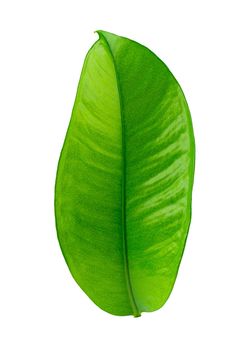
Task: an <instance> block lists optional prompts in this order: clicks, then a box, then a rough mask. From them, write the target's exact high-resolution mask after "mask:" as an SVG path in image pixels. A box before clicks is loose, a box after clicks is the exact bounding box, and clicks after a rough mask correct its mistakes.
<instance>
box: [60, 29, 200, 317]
mask: <svg viewBox="0 0 233 350" xmlns="http://www.w3.org/2000/svg"><path fill="white" fill-rule="evenodd" d="M99 35H100V39H99V41H98V42H97V43H99V45H100V44H101V45H102V46H103V48H104V52H105V55H107V57H108V64H109V66H111V69H110V70H111V74H112V83H111V84H110V85H111V87H110V86H109V84H106V81H105V82H102V85H101V89H102V91H104V93H102V94H101V95H100V96H98V97H97V96H96V91H95V90H96V81H98V79H100V77H98V79H96V77H95V79H90V77H91V76H92V75H91V74H89V83H91V84H92V85H93V86H92V88H93V89H94V90H93V91H92V89H91V88H90V86H89V85H88V86H86V87H85V89H84V95H85V98H86V99H87V100H88V105H89V106H92V108H91V113H90V114H91V115H89V117H88V119H87V120H86V123H88V122H90V120H92V122H93V118H92V114H93V113H94V109H93V105H94V106H95V103H97V104H99V103H100V104H101V101H103V100H104V96H105V95H106V94H107V95H108V93H109V91H110V90H111V89H115V94H114V98H113V100H114V101H117V104H118V107H119V110H118V111H117V112H116V110H117V107H116V106H115V113H113V114H112V115H114V116H115V119H114V116H113V117H111V118H110V117H109V119H108V118H104V122H103V123H102V124H101V125H100V124H98V123H97V124H98V125H99V127H100V129H101V128H103V127H104V126H105V123H107V125H108V126H109V128H110V129H108V130H105V132H104V133H101V132H100V134H101V137H102V138H107V139H109V137H108V136H109V135H111V136H112V134H111V133H113V135H115V134H114V132H116V130H118V132H117V135H118V136H117V138H116V139H115V145H116V144H117V146H118V147H116V148H117V149H118V151H119V150H120V148H121V150H120V151H119V152H118V160H119V162H118V163H117V167H116V168H115V170H114V171H113V174H112V176H113V177H111V180H109V182H108V181H107V185H110V186H109V187H108V186H106V187H105V184H104V185H103V184H102V189H103V192H104V193H105V195H107V194H109V193H112V195H113V197H111V198H110V199H109V201H107V203H108V205H109V204H110V203H111V204H112V202H113V203H117V204H116V207H114V208H112V209H113V210H112V211H111V214H112V215H110V213H109V212H108V215H107V217H104V218H103V222H104V221H106V220H108V219H109V218H110V221H109V222H114V220H115V221H117V225H116V226H115V227H114V228H112V230H110V233H111V234H109V236H110V237H112V238H110V240H111V239H113V237H115V235H116V232H117V233H118V236H117V237H118V240H117V242H116V241H115V240H114V248H113V249H112V250H110V251H109V249H108V248H107V249H104V250H103V249H102V250H101V247H100V246H98V245H97V247H96V248H97V249H95V251H94V252H93V254H91V252H90V251H89V250H88V249H87V247H86V246H85V245H82V244H81V243H80V239H79V240H78V241H77V235H78V233H77V232H78V231H79V230H77V223H76V224H75V225H74V228H73V232H74V233H73V237H75V238H74V241H76V244H75V245H74V243H73V242H72V244H71V246H72V245H73V247H72V249H74V246H75V249H74V250H75V254H74V252H73V251H72V249H71V248H70V249H67V246H66V243H67V242H66V241H67V236H70V233H69V232H70V231H69V230H70V227H69V228H66V229H64V228H61V227H60V228H58V236H59V235H62V236H64V240H63V241H62V239H61V238H60V240H61V241H62V242H60V244H61V246H62V247H63V248H64V247H65V249H64V250H65V251H69V253H68V257H69V258H68V259H70V256H71V257H73V256H75V257H76V260H75V262H74V263H73V265H74V266H73V267H71V265H72V262H71V261H72V259H71V260H70V261H67V263H68V266H69V267H70V270H71V273H72V274H73V276H74V278H75V279H76V281H77V282H78V283H79V285H80V286H81V288H82V289H83V290H84V291H85V292H86V293H87V294H88V295H89V296H90V297H91V299H92V300H93V301H94V302H95V303H96V304H97V305H99V306H100V307H101V308H103V309H104V310H106V311H108V312H110V313H113V314H119V315H125V314H134V315H135V316H138V315H140V312H142V311H153V310H155V309H158V308H159V307H161V306H162V305H163V304H164V302H165V301H166V300H167V298H168V296H169V294H170V292H171V289H172V287H173V284H174V281H175V278H176V274H177V271H178V267H179V263H180V259H181V256H182V253H183V249H184V245H185V240H186V237H187V231H188V226H189V221H190V215H191V209H190V205H191V191H192V178H193V170H194V169H193V168H192V164H194V139H193V134H192V125H191V124H190V123H191V119H190V114H189V111H188V107H187V104H186V101H185V98H184V96H183V93H182V91H181V88H180V87H179V85H178V83H177V82H176V80H175V79H174V77H173V76H172V74H171V73H170V71H169V70H168V69H167V67H166V66H165V65H164V64H163V63H162V62H161V61H160V60H159V59H158V58H157V57H156V56H155V55H154V54H153V53H152V52H151V51H149V50H148V49H146V48H145V47H143V46H142V45H140V44H137V43H135V42H132V41H130V40H128V39H126V38H121V37H117V36H115V35H113V34H110V33H106V32H101V31H99ZM95 53H97V52H95ZM94 57H95V59H94V62H95V61H96V60H97V61H98V58H101V62H100V63H99V68H100V67H103V66H104V70H103V71H102V73H101V74H102V75H103V74H104V71H105V73H106V62H105V61H103V52H102V53H101V54H100V52H98V54H97V55H96V54H95V55H94ZM109 60H112V65H111V63H109V62H110V61H109ZM103 62H104V63H103ZM89 63H90V62H89ZM92 65H93V62H92ZM90 66H91V65H90ZM107 66H108V65H107ZM85 74H86V72H85ZM85 74H84V78H85ZM114 74H115V76H114ZM94 76H95V74H94ZM84 78H83V77H82V78H81V79H80V81H83V79H84ZM108 78H109V72H108V73H107V75H106V79H108ZM114 78H115V81H114V82H113V80H114ZM84 80H85V79H84ZM114 84H115V85H114ZM106 86H107V88H106ZM114 86H115V88H114ZM78 90H79V91H80V90H82V89H81V88H79V89H78ZM97 90H98V89H97ZM90 91H92V93H91V94H90ZM145 92H146V94H145ZM88 94H89V95H88ZM86 95H87V96H86ZM93 96H94V98H93ZM165 96H166V97H165ZM85 98H84V99H85ZM77 101H78V97H77V98H76V105H77V109H76V107H74V112H73V115H76V114H77V115H78V114H79V116H80V115H81V112H80V111H81V109H80V101H79V102H77ZM96 101H97V102H96ZM104 101H105V107H106V106H107V108H104V109H102V110H99V109H98V108H97V119H98V118H100V116H101V115H104V111H105V112H106V110H107V109H108V111H112V110H114V108H113V106H110V105H106V100H104ZM174 101H175V102H174ZM177 101H178V102H179V103H178V102H177ZM108 102H109V100H108ZM177 103H178V104H177ZM76 105H75V106H76ZM179 108H180V110H181V112H182V113H181V114H180V118H178V116H179V113H178V112H177V111H178V110H179ZM174 111H175V112H176V113H174ZM142 116H144V118H142ZM164 116H165V117H164ZM72 118H73V116H72ZM79 118H80V117H79ZM113 119H114V120H115V122H116V123H117V124H116V125H115V126H114V128H113V129H114V130H112V129H111V125H112V123H113V124H114V121H113ZM109 120H110V124H108V121H109ZM71 121H72V120H71ZM173 124H174V125H173ZM86 128H87V126H86ZM182 128H183V129H182ZM70 129H73V130H76V132H77V130H79V138H80V137H81V136H80V133H81V129H80V126H79V128H78V127H77V126H76V127H74V126H72V127H71V128H70ZM84 129H85V128H84ZM91 130H93V124H92V123H91V124H90V125H89V136H90V134H91ZM110 130H111V132H110ZM183 134H184V135H185V138H184V137H183V139H182V136H181V135H183ZM115 136H116V135H115ZM86 137H87V135H86ZM92 137H93V140H94V141H93V140H92V141H91V143H90V144H91V145H92V146H93V142H94V146H93V150H94V153H93V154H92V157H93V156H95V157H96V155H98V151H100V149H99V147H98V143H99V142H100V141H101V140H100V138H98V137H97V136H96V135H94V134H93V135H92ZM70 139H71V136H70V135H69V134H67V137H66V141H65V145H66V144H67V143H68V141H67V140H70ZM172 141H173V142H172ZM69 142H70V141H69ZM192 142H193V144H192ZM177 145H178V146H177ZM89 146H90V145H89ZM109 146H110V143H107V144H104V145H103V147H102V152H104V153H105V156H106V157H107V153H106V152H108V151H107V150H108V149H109ZM185 147H186V148H185ZM64 148H65V146H64ZM75 148H76V145H72V147H71V148H70V151H69V152H68V153H70V154H72V149H75ZM135 150H136V151H137V152H135ZM187 150H188V152H190V153H188V152H186V151H187ZM155 151H156V152H155ZM82 152H83V151H82ZM108 156H109V154H108ZM69 157H70V156H68V158H69ZM76 157H77V158H78V157H80V150H79V152H78V153H77V154H76ZM182 157H183V158H182ZM87 158H88V159H89V158H90V154H88V157H87ZM62 159H63V160H64V159H66V157H64V156H63V157H62V156H61V161H60V163H64V161H63V160H62ZM69 161H70V160H69ZM69 161H68V163H69ZM108 162H109V159H108V158H105V159H104V161H103V163H104V164H102V166H104V167H105V168H106V165H109V163H108ZM97 163H98V159H97ZM92 165H93V164H92ZM185 166H186V167H185ZM169 167H170V168H169ZM76 168H77V165H76ZM183 168H185V169H183ZM167 169H170V170H169V172H168V170H167ZM187 169H189V171H188V172H187ZM105 170H106V169H105ZM108 170H109V169H108ZM93 171H97V170H96V169H94V170H93V168H91V164H89V170H88V171H87V173H86V177H84V178H83V181H84V184H83V185H82V186H81V187H83V186H84V187H85V182H86V181H87V179H86V178H87V177H88V173H89V172H91V173H93ZM65 172H66V174H65V173H64V172H63V173H61V171H58V178H59V176H60V178H65V177H66V176H67V170H65ZM110 173H111V171H110ZM59 174H60V175H59ZM116 174H118V175H117V179H116V178H114V175H116ZM155 174H156V175H155ZM184 174H185V176H184ZM106 176H107V175H106V174H105V173H104V178H105V180H106V179H107V177H106ZM182 176H183V177H182ZM100 180H101V179H100V177H97V178H96V182H97V183H99V181H100ZM178 180H179V181H178ZM186 180H187V181H186ZM188 180H190V181H188ZM177 181H178V182H180V183H181V184H180V185H179V186H178V185H177V184H178V182H177ZM182 181H183V184H185V186H186V187H185V186H182ZM57 182H58V183H59V181H58V180H57ZM105 182H106V181H104V183H105ZM76 183H78V181H77V179H75V180H74V181H73V183H72V185H71V188H75V195H74V198H73V199H72V201H71V202H72V203H71V204H70V207H74V202H75V198H80V193H79V192H78V189H77V186H76V185H75V184H76ZM79 185H80V184H79ZM172 186H173V187H172ZM58 187H59V186H58ZM111 187H115V192H114V191H113V189H112V188H111ZM183 187H185V189H186V190H187V189H188V191H186V192H185V194H183V195H182V190H183V191H184V188H183ZM56 188H57V187H56ZM161 189H162V190H163V191H161ZM169 189H170V190H169ZM112 191H113V192H112ZM141 192H142V194H141ZM180 192H181V194H180ZM62 193H64V186H60V189H56V197H61V198H62V197H64V195H63V194H62ZM93 193H95V196H96V193H97V192H96V191H95V189H94V192H93V188H92V191H88V196H87V197H86V198H85V200H86V202H85V201H83V203H84V202H85V203H86V206H87V207H88V208H89V211H91V215H95V217H94V222H95V224H96V220H97V222H98V219H99V218H101V214H102V213H103V212H105V210H106V208H105V209H104V208H103V206H102V207H101V204H102V202H103V201H104V198H101V197H98V196H97V199H96V198H93V199H91V195H92V194H93ZM179 196H180V197H179ZM116 198H117V202H116ZM184 198H185V200H186V201H187V204H184ZM179 199H180V200H181V203H183V204H179V205H177V203H178V202H177V200H179ZM92 200H94V201H96V202H95V203H96V205H95V206H94V207H93V206H92V205H91V203H92ZM166 200H167V203H166ZM171 200H173V202H174V203H175V207H176V210H175V211H176V215H174V208H173V207H174V205H173V207H172V206H171V205H170V206H169V202H170V201H171ZM182 200H183V202H182ZM102 205H103V204H102ZM156 205H157V206H156ZM182 205H183V207H184V208H185V209H184V212H182V211H181V209H182ZM98 206H100V208H99V209H100V210H99V211H98V209H97V207H98ZM56 207H57V205H56ZM163 208H165V212H163V210H164V209H163ZM168 208H169V210H168ZM177 208H178V209H177ZM172 210H173V211H172ZM56 211H57V212H58V210H57V209H56ZM69 211H70V209H68V210H63V212H61V211H60V212H59V213H57V218H58V217H62V216H63V217H64V216H66V217H67V215H68V216H69V215H70V214H69ZM168 211H171V212H172V215H168V214H169V213H168ZM72 215H73V218H74V217H80V216H82V211H81V208H76V211H74V212H73V214H72ZM179 217H181V218H182V220H183V222H182V223H181V222H180V221H179V220H178V219H177V218H179ZM88 218H89V219H88ZM174 218H175V219H174ZM59 220H60V219H59ZM59 220H58V221H59ZM88 220H89V223H88ZM174 220H176V221H175V223H174V222H173V221H174ZM74 221H75V220H74ZM84 221H85V225H86V226H89V227H88V229H87V231H90V230H91V227H90V226H91V222H90V214H89V216H88V215H87V217H86V218H85V220H84ZM153 221H154V222H153ZM102 224H103V223H102ZM69 225H70V224H68V226H69ZM124 226H125V227H124ZM181 226H182V233H181V228H180V227H181ZM97 228H98V226H97ZM94 231H95V232H97V233H98V240H99V239H100V237H101V234H102V235H103V232H105V234H104V244H105V245H106V247H107V243H106V242H108V241H106V240H107V239H108V238H109V236H108V235H106V232H108V230H106V227H104V226H101V225H100V230H99V231H98V229H95V230H94ZM59 232H60V233H59ZM61 232H63V233H61ZM65 232H66V233H65ZM174 232H175V233H176V236H174ZM177 232H180V233H179V234H178V233H177ZM64 233H65V234H64ZM84 233H85V230H84V228H83V227H82V229H81V230H80V235H81V237H83V235H84ZM155 233H156V234H155ZM90 237H91V238H90V240H89V245H90V246H93V242H95V244H96V238H95V237H94V236H90ZM145 237H146V238H145ZM167 237H168V238H167ZM114 239H115V238H114ZM77 242H78V243H77ZM162 242H163V243H162ZM110 245H111V244H110ZM89 248H90V247H89ZM83 252H85V254H83ZM116 252H117V254H118V260H116V261H115V265H114V268H113V270H112V271H111V272H110V273H109V274H106V270H108V267H107V266H106V264H105V263H104V262H105V261H106V258H108V261H111V259H112V257H114V254H116ZM64 255H66V254H64ZM96 256H98V259H97V260H98V262H99V265H98V263H97V262H96ZM103 257H104V259H103ZM87 258H88V259H87ZM68 259H67V257H66V260H68ZM87 260H88V261H87ZM90 260H91V261H92V262H93V261H94V262H95V263H97V266H98V268H96V270H95V271H97V270H98V271H97V277H96V279H95V276H93V274H90V273H89V280H88V283H86V282H87V281H85V282H84V283H83V282H82V278H81V276H83V275H85V274H84V271H81V270H80V269H79V267H80V265H82V264H84V265H85V266H89V265H90ZM88 264H89V265H88ZM116 266H117V267H118V269H117V271H118V274H116V275H115V276H116V277H114V273H113V272H114V271H116V270H114V269H116ZM89 267H90V266H89ZM103 269H104V272H103ZM84 270H85V269H84ZM93 286H94V287H93ZM119 286H121V288H119ZM108 287H109V289H108ZM116 291H118V292H117V293H115V292H116ZM112 293H113V294H114V293H115V294H114V295H113V294H112Z"/></svg>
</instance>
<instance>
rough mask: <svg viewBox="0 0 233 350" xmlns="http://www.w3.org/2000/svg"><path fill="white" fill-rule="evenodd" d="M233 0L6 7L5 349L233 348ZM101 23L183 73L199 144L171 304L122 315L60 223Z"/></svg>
mask: <svg viewBox="0 0 233 350" xmlns="http://www.w3.org/2000/svg"><path fill="white" fill-rule="evenodd" d="M231 3H232V1H224V0H222V1H214V0H212V1H205V0H202V1H198V0H196V1H188V0H184V1H181V0H172V1H168V0H167V1H166V0H160V1H156V0H154V1H149V0H143V1H136V0H134V1H129V0H128V1H127V0H118V1H111V0H97V1H91V0H82V1H78V0H76V1H69V0H66V1H59V0H56V1H49V0H46V1H45V0H40V1H33V0H30V1H26V0H21V1H16V0H15V1H11V0H6V1H4V0H3V1H2V0H1V5H0V118H1V123H0V124H1V125H0V159H1V162H0V164H1V172H0V177H1V181H0V205H1V208H0V213H1V220H0V235H1V242H0V269H1V272H0V293H1V296H0V304H1V305H0V318H1V325H0V332H1V336H0V348H1V349H2V350H8V349H10V350H18V349H19V350H21V349H22V350H29V349H30V350H32V349H33V350H37V349H38V350H39V349H40V350H41V349H43V350H47V349H48V350H53V349H54V350H60V349H64V350H74V349H75V350H77V349H80V350H81V349H82V350H85V349H97V350H98V349H101V350H107V349H108V350H109V349H113V350H114V349H134V350H137V349H156V350H170V349H179V350H192V349H195V350H196V349H198V350H202V349H203V350H206V349H211V350H214V349H224V350H228V349H229V350H232V349H233V339H232V337H233V329H232V328H233V253H232V251H233V205H232V198H233V168H232V162H233V157H232V153H233V137H232V135H233V107H232V106H233V87H232V84H233V83H232V81H233V50H232V35H233V21H232V11H233V10H232V9H231ZM96 29H104V30H107V31H111V32H113V33H115V34H119V35H123V36H126V37H129V38H131V39H134V40H136V41H138V42H140V43H142V44H144V45H146V46H148V47H149V48H150V49H151V50H152V51H154V52H155V53H156V54H157V55H158V56H159V57H160V58H161V59H162V60H163V61H164V62H166V64H167V65H168V67H169V68H170V69H171V71H172V72H173V73H174V75H175V76H176V78H177V79H178V81H179V82H180V84H181V86H182V88H183V90H184V92H185V94H186V97H187V100H188V103H189V106H190V109H191V113H192V118H193V124H194V130H195V136H196V145H197V154H196V177H195V186H194V195H193V219H192V224H191V229H190V233H189V238H188V242H187V246H186V250H185V254H184V257H183V261H182V264H181V268H180V271H179V275H178V278H177V281H176V284H175V288H174V290H173V293H172V295H171V297H170V299H169V300H168V302H167V303H166V305H165V306H164V307H163V308H162V309H160V310H159V311H157V312H154V313H148V314H143V315H142V317H140V318H137V319H134V318H133V317H116V316H111V315H109V314H107V313H105V312H103V311H102V310H100V309H99V308H98V307H96V306H95V305H94V304H93V303H92V302H91V301H90V300H89V299H88V298H87V297H86V295H85V294H84V293H83V292H82V291H81V290H80V288H79V287H78V285H76V283H75V282H74V280H73V279H72V277H71V275H70V273H69V271H68V269H67V266H66V264H65V262H64V259H63V256H62V254H61V251H60V248H59V245H58V242H57V238H56V231H55V225H54V214H53V190H54V181H55V173H56V166H57V161H58V158H59V152H60V150H61V146H62V143H63V139H64V136H65V132H66V128H67V126H68V122H69V118H70V114H71V110H72V106H73V101H74V97H75V93H76V88H77V83H78V79H79V75H80V71H81V68H82V63H83V60H84V57H85V54H86V52H87V50H88V49H89V48H90V46H91V45H92V44H93V43H94V41H95V40H96V39H97V35H96V34H94V31H95V30H96Z"/></svg>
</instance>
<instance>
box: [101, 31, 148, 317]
mask: <svg viewBox="0 0 233 350" xmlns="http://www.w3.org/2000/svg"><path fill="white" fill-rule="evenodd" d="M99 34H100V36H101V37H102V38H103V39H104V42H105V43H106V45H107V48H108V51H109V53H110V55H111V57H112V61H113V66H114V70H115V75H116V85H117V91H118V96H119V104H120V115H121V130H122V196H121V198H122V199H121V203H122V205H121V208H122V211H121V227H122V236H123V259H124V270H125V280H126V286H127V291H128V295H129V301H130V305H131V307H132V311H133V315H134V316H135V317H138V316H140V315H141V314H140V311H139V309H138V306H137V304H136V301H135V297H134V294H133V289H132V283H131V279H130V273H129V261H128V246H127V226H126V142H125V120H124V116H123V101H122V96H121V89H120V84H119V78H118V73H117V68H116V63H115V60H114V56H113V53H112V50H111V48H110V46H109V44H108V41H107V40H106V39H105V37H104V36H103V34H102V33H99Z"/></svg>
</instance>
